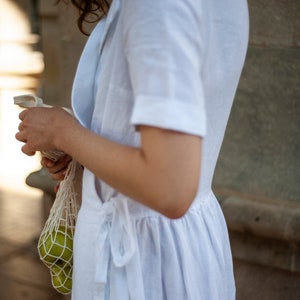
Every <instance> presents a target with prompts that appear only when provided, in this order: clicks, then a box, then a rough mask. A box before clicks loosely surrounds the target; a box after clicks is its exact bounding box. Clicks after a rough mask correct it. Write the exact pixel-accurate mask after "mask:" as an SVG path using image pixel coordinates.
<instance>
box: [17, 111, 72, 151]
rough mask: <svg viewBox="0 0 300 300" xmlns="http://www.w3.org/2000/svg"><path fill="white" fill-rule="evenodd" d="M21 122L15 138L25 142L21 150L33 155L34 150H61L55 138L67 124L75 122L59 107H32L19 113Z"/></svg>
mask: <svg viewBox="0 0 300 300" xmlns="http://www.w3.org/2000/svg"><path fill="white" fill-rule="evenodd" d="M19 119H20V120H21V123H20V124H19V127H18V130H19V131H18V132H17V134H16V139H17V140H18V141H20V142H23V143H25V145H24V146H23V147H22V151H23V152H24V153H25V154H27V155H34V154H35V152H36V151H47V150H53V149H57V150H61V149H58V148H57V145H56V139H57V137H58V135H59V134H61V133H62V131H63V130H64V129H65V128H66V127H67V126H72V125H71V123H72V122H77V121H76V120H75V118H74V117H73V116H71V115H70V114H69V113H67V112H66V111H65V110H63V109H62V108H60V107H53V108H43V107H34V108H29V109H25V110H23V111H22V112H21V113H20V114H19Z"/></svg>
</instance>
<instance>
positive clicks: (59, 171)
mask: <svg viewBox="0 0 300 300" xmlns="http://www.w3.org/2000/svg"><path fill="white" fill-rule="evenodd" d="M71 160H72V158H71V157H70V156H69V155H65V156H64V157H62V158H61V159H59V160H58V161H57V162H53V161H51V160H50V159H48V158H46V157H43V158H42V160H41V164H42V166H43V167H44V168H47V170H48V172H49V173H50V176H51V178H52V179H54V180H63V179H64V178H65V175H66V171H67V168H68V165H69V163H70V161H71Z"/></svg>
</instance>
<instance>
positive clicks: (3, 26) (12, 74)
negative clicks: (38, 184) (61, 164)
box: [0, 0, 44, 193]
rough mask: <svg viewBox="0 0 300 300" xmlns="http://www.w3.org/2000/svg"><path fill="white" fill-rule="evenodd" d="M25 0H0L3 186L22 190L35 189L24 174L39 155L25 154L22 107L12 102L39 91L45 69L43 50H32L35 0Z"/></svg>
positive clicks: (0, 177)
mask: <svg viewBox="0 0 300 300" xmlns="http://www.w3.org/2000/svg"><path fill="white" fill-rule="evenodd" d="M19 2H20V3H21V1H19ZM23 2H24V3H23ZM23 2H22V4H23V5H19V4H20V3H16V2H14V1H12V0H2V1H1V3H0V164H1V168H0V189H13V190H14V191H16V192H18V191H19V192H22V193H24V192H26V191H28V192H29V191H30V192H32V189H30V188H28V187H27V186H26V184H25V178H26V176H27V175H28V174H29V173H30V172H31V171H33V170H35V169H37V168H38V167H39V157H38V156H35V157H26V156H25V155H24V154H22V152H21V146H22V144H21V143H19V142H17V141H16V140H15V138H14V136H15V133H16V131H17V128H18V124H19V119H18V114H19V113H20V109H19V108H18V107H16V106H14V105H13V96H15V95H21V94H29V93H30V94H31V93H34V94H36V93H37V90H38V88H39V81H40V76H41V74H42V72H43V69H44V63H43V56H42V54H41V53H40V52H38V51H34V50H33V49H34V48H35V47H36V45H37V43H38V41H39V37H38V35H37V34H33V33H32V28H33V27H32V25H31V23H30V20H29V19H30V16H29V10H28V8H29V5H30V4H31V3H33V1H23ZM25 4H26V5H25ZM22 9H23V10H22Z"/></svg>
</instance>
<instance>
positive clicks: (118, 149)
mask: <svg viewBox="0 0 300 300" xmlns="http://www.w3.org/2000/svg"><path fill="white" fill-rule="evenodd" d="M142 130H144V131H145V132H147V133H145V134H144V136H145V135H146V136H147V138H146V139H144V142H143V143H142V146H141V148H133V147H129V146H125V145H121V144H118V143H115V142H112V141H110V140H107V139H105V138H103V137H101V136H99V135H96V134H95V133H93V132H91V131H89V130H87V129H85V128H83V127H81V126H80V125H76V126H72V128H70V129H69V130H68V129H67V130H64V131H62V132H61V134H60V135H59V138H58V140H57V146H58V147H59V148H60V149H62V150H64V151H65V152H66V153H68V154H70V155H71V156H73V157H74V158H75V159H76V160H77V161H78V162H80V163H81V164H82V165H84V166H85V167H86V168H88V169H89V170H90V171H91V172H93V173H94V174H95V175H96V176H97V177H98V178H100V179H101V180H103V181H105V182H106V183H107V184H109V185H111V186H112V187H113V188H115V189H117V190H118V191H120V192H121V193H123V194H125V195H127V196H129V197H131V198H133V199H135V200H136V201H138V202H140V203H143V204H144V205H147V206H149V207H151V208H152V209H154V210H157V211H159V212H161V213H162V214H164V215H167V216H169V217H178V216H180V215H182V214H183V213H184V212H185V211H186V210H187V208H188V207H189V205H190V203H191V201H192V199H193V197H194V195H195V193H196V187H197V184H198V178H199V169H198V167H197V168H195V164H196V165H197V164H198V165H200V163H199V160H197V161H196V162H195V161H193V162H192V163H191V164H187V163H186V161H185V160H184V158H182V157H181V155H180V152H178V154H176V152H175V156H174V153H173V154H172V153H169V155H168V153H162V152H166V151H165V150H164V148H165V147H166V146H165V145H162V149H157V147H158V146H157V145H160V143H159V142H156V143H155V141H154V140H153V139H155V138H157V139H159V140H161V139H162V137H159V136H158V135H159V134H158V133H157V132H156V131H157V130H154V131H153V130H152V131H151V130H148V129H142ZM142 134H143V133H142ZM163 134H164V133H163ZM151 135H152V136H153V135H154V137H152V136H151ZM179 136H180V138H181V139H182V135H181V134H179ZM195 139H196V138H193V141H192V143H194V142H195V141H194V140H195ZM165 140H168V139H166V138H165ZM177 140H178V137H175V139H174V137H173V138H172V142H173V143H175V144H176V145H177V144H178V143H177ZM188 140H189V139H188ZM197 141H198V138H197ZM182 142H185V141H182ZM153 145H156V146H154V147H153ZM176 145H172V143H171V144H170V143H169V142H168V146H167V147H169V148H174V147H175V146H176ZM186 146H187V147H188V146H189V145H185V146H184V147H186ZM192 148H193V147H192ZM198 150H199V149H198ZM195 154H196V153H195ZM176 155H178V157H176ZM196 155H197V156H198V157H199V156H200V154H199V152H197V154H196ZM179 156H180V157H179ZM192 156H194V153H193V155H192ZM180 172H185V174H184V175H183V176H182V174H180ZM182 177H184V178H185V179H184V182H182Z"/></svg>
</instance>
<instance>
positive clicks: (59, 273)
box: [50, 265, 72, 295]
mask: <svg viewBox="0 0 300 300" xmlns="http://www.w3.org/2000/svg"><path fill="white" fill-rule="evenodd" d="M50 270H51V272H50V274H51V282H52V285H53V287H54V288H55V289H56V290H57V291H58V292H59V293H61V294H63V295H68V294H70V293H71V290H72V268H71V267H70V266H67V265H65V267H63V268H60V267H58V266H53V267H51V269H50Z"/></svg>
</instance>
